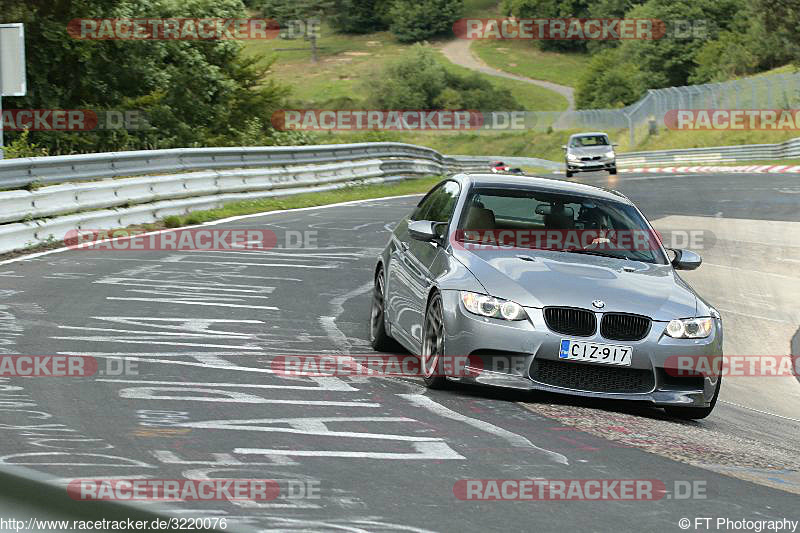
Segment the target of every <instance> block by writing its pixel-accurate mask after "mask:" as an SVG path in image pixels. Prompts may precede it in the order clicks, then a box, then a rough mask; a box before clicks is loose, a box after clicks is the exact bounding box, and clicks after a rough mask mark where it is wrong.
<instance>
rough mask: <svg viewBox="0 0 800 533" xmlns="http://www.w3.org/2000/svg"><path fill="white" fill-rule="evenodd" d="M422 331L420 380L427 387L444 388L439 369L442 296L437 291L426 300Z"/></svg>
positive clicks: (442, 344)
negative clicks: (428, 300) (426, 306)
mask: <svg viewBox="0 0 800 533" xmlns="http://www.w3.org/2000/svg"><path fill="white" fill-rule="evenodd" d="M422 332H423V334H422V353H421V354H420V362H419V363H420V367H421V370H422V380H423V381H424V382H425V385H426V386H427V387H428V388H431V389H441V388H444V387H445V386H447V378H446V377H445V376H444V375H442V374H443V373H442V371H441V369H442V367H443V364H442V363H443V361H442V357H443V356H444V313H443V309H442V296H441V294H439V293H436V294H434V295H433V297H432V298H431V300H430V302H428V308H427V310H426V311H425V325H424V326H423V328H422Z"/></svg>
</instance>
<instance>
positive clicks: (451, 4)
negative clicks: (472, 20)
mask: <svg viewBox="0 0 800 533" xmlns="http://www.w3.org/2000/svg"><path fill="white" fill-rule="evenodd" d="M463 11H464V1H463V0H395V1H394V4H393V5H392V7H391V9H390V10H389V17H390V19H391V21H392V23H391V26H390V29H391V31H392V33H393V34H394V35H395V37H396V38H397V40H398V41H400V42H401V43H413V42H419V41H424V40H425V39H430V38H431V37H436V36H439V35H448V34H449V35H452V33H453V23H455V22H456V21H457V20H458V19H459V18H461V16H462V13H463Z"/></svg>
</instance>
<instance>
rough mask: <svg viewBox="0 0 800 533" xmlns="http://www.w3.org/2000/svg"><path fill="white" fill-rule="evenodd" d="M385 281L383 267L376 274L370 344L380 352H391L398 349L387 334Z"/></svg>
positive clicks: (370, 323) (370, 324) (370, 321)
mask: <svg viewBox="0 0 800 533" xmlns="http://www.w3.org/2000/svg"><path fill="white" fill-rule="evenodd" d="M385 279H386V278H385V277H384V274H383V267H381V268H379V269H378V272H377V274H375V288H374V289H373V290H372V304H371V305H370V311H369V342H370V344H372V348H374V349H375V350H377V351H379V352H390V351H393V350H395V349H396V348H397V342H396V341H395V340H394V339H393V338H391V337H390V336H389V334H388V333H387V332H386V314H385V309H386V306H385V302H386V299H385V297H384V296H385V287H386V282H385Z"/></svg>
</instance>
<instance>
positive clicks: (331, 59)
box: [245, 25, 408, 109]
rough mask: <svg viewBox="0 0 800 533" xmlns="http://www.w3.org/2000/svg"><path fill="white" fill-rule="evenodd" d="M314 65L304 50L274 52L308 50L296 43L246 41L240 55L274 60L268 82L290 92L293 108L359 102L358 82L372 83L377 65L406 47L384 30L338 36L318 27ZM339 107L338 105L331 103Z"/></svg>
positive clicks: (360, 84)
mask: <svg viewBox="0 0 800 533" xmlns="http://www.w3.org/2000/svg"><path fill="white" fill-rule="evenodd" d="M319 46H321V47H323V48H322V49H321V50H320V51H319V62H318V63H313V62H312V61H311V52H310V51H308V50H299V51H290V52H281V51H277V49H279V48H301V47H304V48H308V43H307V42H306V41H302V40H293V41H287V40H280V39H275V40H271V41H256V40H252V41H247V42H246V44H245V53H246V54H248V55H250V56H256V57H261V58H263V59H264V61H267V60H269V59H270V58H276V61H275V63H274V64H273V66H272V69H271V73H270V78H271V79H274V80H275V81H277V82H279V83H282V84H284V85H288V86H289V87H291V89H292V94H291V97H290V98H291V100H292V101H293V105H297V106H298V107H301V108H307V109H311V108H319V107H325V106H326V104H328V103H329V102H333V101H336V100H341V99H345V98H350V99H352V100H353V102H354V107H357V103H358V102H361V101H363V96H364V84H365V81H364V80H369V79H372V78H373V77H374V76H375V75H376V72H377V70H378V68H379V66H381V65H384V64H386V63H387V62H388V61H391V60H393V59H395V58H397V57H399V56H400V55H401V54H402V53H403V52H404V51H405V50H406V49H407V48H408V47H407V46H404V45H401V44H399V43H397V42H396V41H395V40H394V37H393V36H392V35H391V34H390V33H388V32H380V33H372V34H368V35H341V34H337V33H334V32H333V31H332V30H331V29H330V28H329V27H327V26H325V25H323V26H322V28H321V37H320V40H319ZM337 105H339V106H340V107H341V105H340V104H337Z"/></svg>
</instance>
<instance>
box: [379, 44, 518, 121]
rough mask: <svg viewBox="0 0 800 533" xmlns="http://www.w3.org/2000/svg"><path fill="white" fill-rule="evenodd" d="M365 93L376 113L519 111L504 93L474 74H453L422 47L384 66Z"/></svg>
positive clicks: (416, 46)
mask: <svg viewBox="0 0 800 533" xmlns="http://www.w3.org/2000/svg"><path fill="white" fill-rule="evenodd" d="M367 91H368V93H369V100H370V106H371V107H374V108H376V109H469V110H475V111H503V110H516V109H519V105H518V104H517V102H516V101H515V100H514V97H513V96H512V95H511V93H510V92H509V91H508V90H507V89H499V88H497V87H495V86H494V85H492V84H491V83H490V82H488V81H486V79H485V78H481V77H480V76H479V75H477V74H470V75H466V76H462V75H459V74H456V73H454V72H453V71H451V70H449V69H447V68H446V67H445V66H444V64H443V63H442V62H440V61H438V60H437V57H436V53H435V52H434V51H433V50H431V49H430V48H426V47H423V46H422V45H415V46H414V47H413V48H412V49H411V50H410V51H409V52H408V53H407V54H406V55H405V56H403V57H402V58H401V59H399V60H397V61H395V62H394V63H391V64H390V65H388V66H387V67H386V68H385V70H384V71H383V72H382V73H381V74H380V76H377V79H376V80H375V81H374V82H372V83H370V84H369V85H368V86H367Z"/></svg>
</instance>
